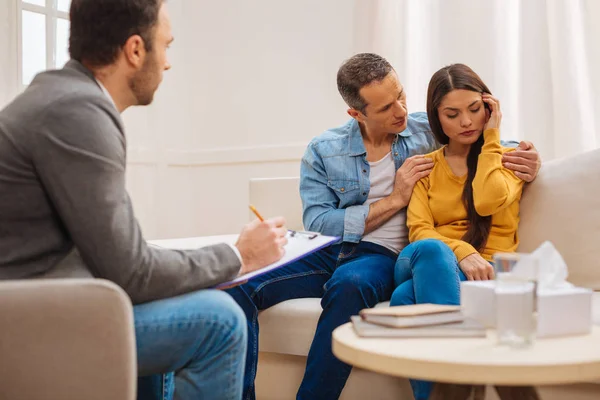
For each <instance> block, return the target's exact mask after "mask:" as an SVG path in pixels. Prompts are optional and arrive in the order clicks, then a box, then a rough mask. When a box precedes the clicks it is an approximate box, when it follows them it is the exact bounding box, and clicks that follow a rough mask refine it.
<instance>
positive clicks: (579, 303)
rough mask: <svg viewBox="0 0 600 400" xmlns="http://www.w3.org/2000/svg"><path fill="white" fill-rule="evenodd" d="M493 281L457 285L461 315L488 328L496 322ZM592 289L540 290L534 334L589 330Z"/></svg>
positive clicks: (547, 335) (545, 335)
mask: <svg viewBox="0 0 600 400" xmlns="http://www.w3.org/2000/svg"><path fill="white" fill-rule="evenodd" d="M495 288H496V282H495V281H466V282H461V284H460V304H461V307H462V311H463V313H464V314H465V316H467V317H470V318H474V319H476V320H477V321H479V322H480V323H481V324H483V325H484V326H486V327H488V328H493V327H495V325H496V292H495ZM592 293H593V292H592V290H590V289H585V288H580V287H562V288H555V289H540V290H539V291H538V299H537V300H538V301H537V337H540V338H542V337H554V336H568V335H585V334H587V333H589V332H590V331H591V329H592Z"/></svg>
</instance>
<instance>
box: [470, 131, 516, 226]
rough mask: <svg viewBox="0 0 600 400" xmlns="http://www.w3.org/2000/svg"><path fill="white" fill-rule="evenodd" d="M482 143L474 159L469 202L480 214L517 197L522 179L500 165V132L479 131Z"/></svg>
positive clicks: (499, 207)
mask: <svg viewBox="0 0 600 400" xmlns="http://www.w3.org/2000/svg"><path fill="white" fill-rule="evenodd" d="M483 135H484V140H485V141H484V144H483V147H482V148H481V154H479V159H478V161H477V173H476V174H475V179H473V201H474V205H475V210H476V211H477V213H478V214H479V215H481V216H488V215H493V214H495V213H497V212H498V211H501V210H503V209H504V208H506V207H508V206H509V205H511V204H512V203H513V202H514V201H515V200H518V199H519V198H520V196H521V191H522V188H523V181H522V180H521V179H519V178H517V176H516V175H515V174H514V173H513V172H512V171H510V170H509V169H507V168H504V166H503V165H502V154H503V153H504V152H505V151H506V150H505V149H504V148H503V147H502V146H501V145H500V131H499V130H498V129H488V130H486V131H485V132H483Z"/></svg>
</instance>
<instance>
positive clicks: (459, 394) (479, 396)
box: [429, 383, 485, 400]
mask: <svg viewBox="0 0 600 400" xmlns="http://www.w3.org/2000/svg"><path fill="white" fill-rule="evenodd" d="M484 398H485V386H478V385H458V384H454V383H436V384H435V385H434V386H433V390H432V391H431V395H430V396H429V400H483V399H484Z"/></svg>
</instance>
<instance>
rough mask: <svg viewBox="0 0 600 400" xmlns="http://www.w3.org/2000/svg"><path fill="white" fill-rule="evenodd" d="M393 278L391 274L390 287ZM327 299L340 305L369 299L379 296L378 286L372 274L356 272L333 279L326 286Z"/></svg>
mask: <svg viewBox="0 0 600 400" xmlns="http://www.w3.org/2000/svg"><path fill="white" fill-rule="evenodd" d="M392 279H393V276H392V275H391V274H390V279H389V280H390V285H391V284H392V282H391V281H392ZM325 297H330V298H332V299H334V298H335V299H336V300H338V301H337V302H339V303H340V304H344V303H347V302H348V301H349V300H351V299H369V298H372V297H373V298H375V297H378V296H377V284H376V283H375V282H373V276H372V274H365V273H361V272H360V271H355V272H352V273H346V274H343V275H342V274H340V275H339V276H334V277H332V278H331V279H330V280H329V282H327V284H326V285H325Z"/></svg>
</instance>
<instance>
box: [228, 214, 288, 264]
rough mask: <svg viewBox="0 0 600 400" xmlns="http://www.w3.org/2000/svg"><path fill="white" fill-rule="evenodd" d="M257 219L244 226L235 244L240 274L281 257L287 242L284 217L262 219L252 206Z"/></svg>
mask: <svg viewBox="0 0 600 400" xmlns="http://www.w3.org/2000/svg"><path fill="white" fill-rule="evenodd" d="M250 209H251V210H252V211H253V212H254V214H255V215H256V216H257V217H258V219H256V220H254V221H252V222H250V223H249V224H248V225H246V226H245V227H244V229H243V230H242V232H241V233H240V236H239V238H238V241H237V242H236V244H235V246H236V247H237V249H238V250H239V252H240V255H241V256H242V269H241V270H240V275H244V274H247V273H249V272H252V271H255V270H257V269H260V268H263V267H266V266H267V265H269V264H272V263H274V262H276V261H278V260H280V259H281V257H283V255H284V253H285V250H284V249H283V246H285V245H286V244H287V237H286V234H287V229H286V227H285V218H283V217H275V218H270V219H264V218H263V217H262V216H261V215H260V214H259V213H258V211H256V209H255V208H254V207H252V206H250Z"/></svg>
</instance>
